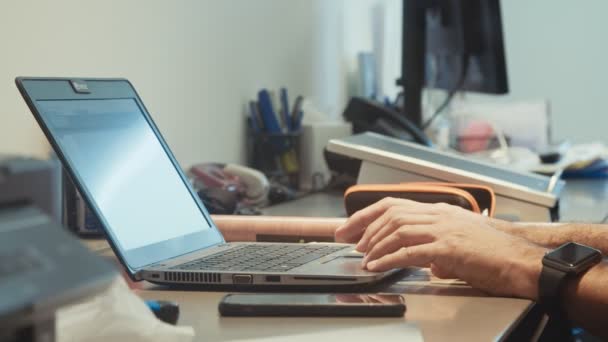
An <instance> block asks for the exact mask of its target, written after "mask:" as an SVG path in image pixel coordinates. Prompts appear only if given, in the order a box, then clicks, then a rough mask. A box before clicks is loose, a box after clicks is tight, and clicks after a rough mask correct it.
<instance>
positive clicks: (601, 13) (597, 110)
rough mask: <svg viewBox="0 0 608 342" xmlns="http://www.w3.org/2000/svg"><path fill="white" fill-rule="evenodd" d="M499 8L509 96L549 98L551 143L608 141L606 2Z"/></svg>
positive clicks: (514, 1)
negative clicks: (501, 12) (509, 90)
mask: <svg viewBox="0 0 608 342" xmlns="http://www.w3.org/2000/svg"><path fill="white" fill-rule="evenodd" d="M501 4H502V9H503V25H504V27H505V35H506V44H507V46H506V49H507V54H508V60H507V63H508V72H509V81H510V87H511V94H510V95H509V97H508V98H509V99H526V98H542V97H544V98H548V99H549V100H550V101H551V106H552V121H553V133H554V134H553V135H554V138H556V139H563V138H571V139H572V140H574V141H579V142H582V141H592V140H601V141H603V142H604V143H608V105H607V101H606V99H607V98H608V43H607V42H608V38H607V37H608V21H606V18H605V16H606V13H608V1H605V0H584V1H567V0H534V1H530V0H503V1H502V2H501Z"/></svg>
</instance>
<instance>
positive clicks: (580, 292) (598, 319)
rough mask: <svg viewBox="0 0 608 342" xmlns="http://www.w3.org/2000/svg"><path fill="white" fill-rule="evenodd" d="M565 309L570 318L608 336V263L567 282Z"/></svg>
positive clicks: (596, 333) (597, 333) (604, 336)
mask: <svg viewBox="0 0 608 342" xmlns="http://www.w3.org/2000/svg"><path fill="white" fill-rule="evenodd" d="M563 298H564V301H563V303H562V304H563V309H564V310H565V312H566V314H567V316H568V318H569V319H570V320H571V321H572V322H574V323H576V324H579V325H580V326H582V327H583V328H585V329H587V330H589V331H590V332H591V333H593V334H595V335H597V336H598V337H601V338H608V326H607V325H606V317H607V316H608V263H607V262H602V263H601V264H599V265H596V266H594V267H593V268H591V269H589V271H587V272H586V273H585V274H584V275H583V276H582V277H580V278H577V279H576V280H572V281H569V282H567V283H566V286H565V288H564V289H563Z"/></svg>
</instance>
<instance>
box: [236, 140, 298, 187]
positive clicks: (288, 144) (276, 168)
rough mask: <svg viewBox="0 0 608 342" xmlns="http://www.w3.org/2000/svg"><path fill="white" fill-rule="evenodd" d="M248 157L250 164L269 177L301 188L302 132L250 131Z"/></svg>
mask: <svg viewBox="0 0 608 342" xmlns="http://www.w3.org/2000/svg"><path fill="white" fill-rule="evenodd" d="M248 136H249V139H248V140H249V141H248V144H247V151H248V153H247V158H248V163H249V165H251V166H253V167H254V168H256V169H258V170H260V171H261V172H262V173H264V174H265V175H266V176H267V177H268V178H269V179H271V180H275V181H277V182H279V183H281V184H283V185H286V186H289V187H290V188H292V189H296V190H297V189H298V188H299V174H300V152H299V143H300V132H292V133H256V132H249V134H248Z"/></svg>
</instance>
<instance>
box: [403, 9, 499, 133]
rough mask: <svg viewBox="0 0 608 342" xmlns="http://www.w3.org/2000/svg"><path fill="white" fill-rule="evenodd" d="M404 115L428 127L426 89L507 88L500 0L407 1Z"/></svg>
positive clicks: (487, 90) (495, 90)
mask: <svg viewBox="0 0 608 342" xmlns="http://www.w3.org/2000/svg"><path fill="white" fill-rule="evenodd" d="M402 39H403V45H402V49H403V58H402V77H401V79H400V80H399V81H398V84H399V85H402V86H403V95H404V105H403V114H404V115H405V117H406V118H408V119H409V120H410V121H412V123H413V124H414V125H416V126H418V127H420V128H425V126H426V124H425V123H423V121H422V120H423V118H422V109H421V108H422V106H421V92H422V89H423V87H427V88H434V89H444V90H447V91H448V99H447V101H446V102H445V104H447V102H449V99H451V97H452V96H453V94H454V93H455V92H456V91H473V92H481V93H490V94H505V93H507V92H508V90H509V88H508V83H507V70H506V62H505V52H504V44H503V34H502V20H501V15H500V4H499V0H403V36H402Z"/></svg>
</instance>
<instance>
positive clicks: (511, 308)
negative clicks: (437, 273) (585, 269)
mask: <svg viewBox="0 0 608 342" xmlns="http://www.w3.org/2000/svg"><path fill="white" fill-rule="evenodd" d="M136 291H137V293H138V294H139V295H140V296H141V297H143V298H145V299H158V300H170V301H176V302H178V303H179V305H180V310H181V317H180V320H179V324H180V325H189V326H192V327H194V330H195V332H196V337H195V341H231V340H246V339H254V338H260V339H263V338H269V337H277V336H287V335H290V341H295V340H302V341H307V340H310V338H307V335H309V334H314V338H319V337H321V338H323V336H324V335H327V334H331V333H334V332H335V331H339V330H343V331H344V332H345V336H344V337H345V338H346V337H347V338H349V340H351V341H352V340H353V339H352V338H351V337H357V339H354V340H365V341H374V340H375V339H377V338H381V339H382V341H392V340H395V341H397V340H399V341H402V340H404V338H406V337H407V336H408V335H407V333H408V330H409V329H412V328H414V329H419V332H420V333H421V335H422V336H423V338H424V341H447V340H454V341H498V340H501V339H502V338H503V337H504V335H506V334H505V333H506V332H508V331H510V329H512V328H513V327H514V326H515V325H516V324H517V322H518V321H519V320H520V319H521V318H522V317H523V316H524V315H525V314H526V313H527V311H528V310H529V309H530V307H531V302H530V301H528V300H522V299H512V298H495V297H486V296H483V295H481V294H480V293H479V292H477V291H475V290H473V289H471V288H468V287H463V286H459V285H456V286H451V287H450V286H446V285H431V286H429V285H422V284H420V285H414V284H412V285H406V283H405V282H398V283H396V284H395V285H394V286H393V287H391V292H400V293H403V294H404V298H405V301H406V305H407V311H406V314H405V316H404V318H325V317H311V318H295V317H290V318H288V317H221V316H220V315H219V313H218V311H217V305H218V303H219V302H220V299H221V298H222V297H223V296H224V295H225V293H223V292H197V291H169V290H136ZM379 327H381V328H379ZM310 337H312V336H310ZM328 337H329V336H328ZM405 340H407V339H405Z"/></svg>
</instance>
